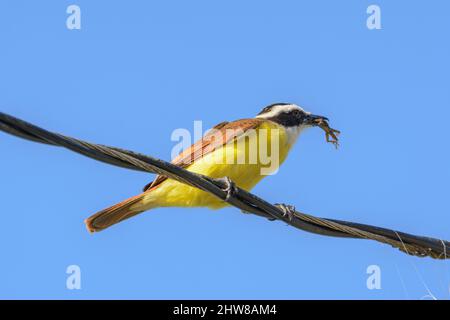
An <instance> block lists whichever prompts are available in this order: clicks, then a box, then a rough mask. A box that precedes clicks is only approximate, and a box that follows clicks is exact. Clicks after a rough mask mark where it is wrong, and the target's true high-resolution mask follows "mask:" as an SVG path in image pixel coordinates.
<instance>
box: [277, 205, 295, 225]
mask: <svg viewBox="0 0 450 320" xmlns="http://www.w3.org/2000/svg"><path fill="white" fill-rule="evenodd" d="M275 205H276V206H277V207H278V208H280V209H281V210H282V211H283V218H284V217H288V219H289V221H292V219H293V218H294V214H295V207H294V206H291V205H288V204H284V203H276V204H275Z"/></svg>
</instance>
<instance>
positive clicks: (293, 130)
mask: <svg viewBox="0 0 450 320" xmlns="http://www.w3.org/2000/svg"><path fill="white" fill-rule="evenodd" d="M309 127H310V126H305V125H300V126H295V127H284V129H285V130H286V136H287V143H288V145H290V146H291V145H293V144H294V143H295V142H296V141H297V139H298V136H299V135H300V133H301V132H303V131H304V130H305V129H308V128H309Z"/></svg>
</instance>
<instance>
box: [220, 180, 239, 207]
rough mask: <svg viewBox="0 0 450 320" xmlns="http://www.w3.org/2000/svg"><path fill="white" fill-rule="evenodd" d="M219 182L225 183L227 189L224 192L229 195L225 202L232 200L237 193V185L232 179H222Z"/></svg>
mask: <svg viewBox="0 0 450 320" xmlns="http://www.w3.org/2000/svg"><path fill="white" fill-rule="evenodd" d="M218 180H220V181H222V182H223V183H225V188H224V189H223V191H225V192H226V193H227V195H226V197H225V201H228V200H230V198H231V197H232V196H234V195H235V194H236V192H237V187H236V184H235V183H234V182H233V181H231V179H230V178H229V177H224V178H220V179H218Z"/></svg>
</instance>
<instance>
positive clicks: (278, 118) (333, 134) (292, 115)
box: [256, 103, 340, 147]
mask: <svg viewBox="0 0 450 320" xmlns="http://www.w3.org/2000/svg"><path fill="white" fill-rule="evenodd" d="M256 118H260V119H261V118H262V119H267V120H270V121H273V122H276V123H278V124H279V125H282V126H283V127H285V128H287V129H294V130H289V131H290V132H292V131H293V132H294V135H295V136H297V135H298V134H299V133H300V132H301V131H303V130H304V129H306V128H310V127H320V128H321V129H322V130H323V131H325V134H326V140H327V142H331V143H333V144H334V145H335V146H336V147H337V146H338V138H337V136H338V135H339V133H340V132H339V131H338V130H335V129H333V128H331V127H330V126H329V125H328V118H326V117H324V116H318V115H314V114H311V112H308V111H305V110H304V109H303V108H301V107H299V106H297V105H295V104H293V103H274V104H271V105H270V106H267V107H265V108H264V109H262V110H261V112H260V113H258V115H257V116H256ZM294 140H295V139H294Z"/></svg>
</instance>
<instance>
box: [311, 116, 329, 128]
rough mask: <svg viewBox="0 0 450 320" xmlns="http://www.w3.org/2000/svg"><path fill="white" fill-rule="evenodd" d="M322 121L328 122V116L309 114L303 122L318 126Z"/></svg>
mask: <svg viewBox="0 0 450 320" xmlns="http://www.w3.org/2000/svg"><path fill="white" fill-rule="evenodd" d="M323 122H328V118H327V117H323V116H316V115H314V114H309V115H307V116H306V118H305V124H308V125H311V126H318V125H320V124H321V123H323Z"/></svg>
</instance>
